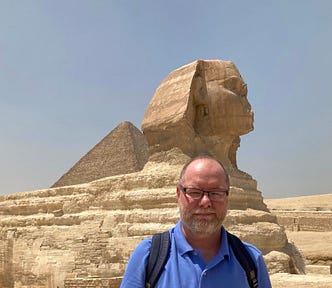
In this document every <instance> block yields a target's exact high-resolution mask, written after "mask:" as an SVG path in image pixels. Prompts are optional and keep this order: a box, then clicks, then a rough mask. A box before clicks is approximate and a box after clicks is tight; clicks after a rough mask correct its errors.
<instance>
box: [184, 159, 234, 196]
mask: <svg viewBox="0 0 332 288" xmlns="http://www.w3.org/2000/svg"><path fill="white" fill-rule="evenodd" d="M193 173H194V174H193ZM193 176H194V177H198V176H202V177H203V176H204V177H206V176H210V177H213V178H219V179H220V180H221V181H222V182H224V183H225V185H226V186H227V190H228V189H229V177H228V173H227V171H226V169H225V168H224V166H223V164H222V163H221V162H220V161H219V160H217V159H215V158H213V157H212V156H209V155H203V156H197V157H195V158H193V159H191V160H190V161H189V162H188V163H187V164H185V165H184V167H183V168H182V170H181V173H180V183H183V182H184V181H188V180H190V179H188V178H191V177H193Z"/></svg>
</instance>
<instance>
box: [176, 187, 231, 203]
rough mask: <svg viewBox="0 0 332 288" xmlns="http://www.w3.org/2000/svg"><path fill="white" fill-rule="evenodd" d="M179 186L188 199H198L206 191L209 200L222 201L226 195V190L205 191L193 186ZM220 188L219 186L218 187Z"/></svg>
mask: <svg viewBox="0 0 332 288" xmlns="http://www.w3.org/2000/svg"><path fill="white" fill-rule="evenodd" d="M179 188H180V189H181V190H182V191H183V193H184V194H185V195H186V196H187V197H188V198H190V199H193V200H200V199H202V198H203V196H204V194H205V193H206V194H207V196H208V197H209V199H210V200H211V201H215V202H218V201H223V200H225V198H226V196H227V195H228V190H215V191H206V190H202V189H199V188H194V187H185V186H182V185H179ZM219 189H220V188H219Z"/></svg>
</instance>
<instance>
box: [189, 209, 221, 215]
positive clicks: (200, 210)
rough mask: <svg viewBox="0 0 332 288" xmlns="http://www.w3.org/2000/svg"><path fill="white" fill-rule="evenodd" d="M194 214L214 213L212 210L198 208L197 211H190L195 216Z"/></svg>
mask: <svg viewBox="0 0 332 288" xmlns="http://www.w3.org/2000/svg"><path fill="white" fill-rule="evenodd" d="M195 213H198V214H200V213H215V211H214V210H213V209H202V208H198V209H195V210H193V211H192V214H195Z"/></svg>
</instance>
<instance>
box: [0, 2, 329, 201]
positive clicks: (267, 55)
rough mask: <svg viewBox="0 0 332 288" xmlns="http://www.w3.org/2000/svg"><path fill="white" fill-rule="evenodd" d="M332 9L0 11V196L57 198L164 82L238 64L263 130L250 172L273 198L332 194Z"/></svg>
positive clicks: (52, 7) (53, 5)
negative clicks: (197, 68) (185, 69)
mask: <svg viewBox="0 0 332 288" xmlns="http://www.w3.org/2000/svg"><path fill="white" fill-rule="evenodd" d="M331 10H332V1H328V0H318V1H311V0H294V1H286V0H280V1H273V2H272V1H271V2H270V1H269V2H267V1H262V0H260V1H258V0H254V1H243V0H242V1H223V0H221V1H219V0H218V1H217V0H211V1H209V0H208V1H198V0H191V1H188V0H184V1H181V2H179V1H174V0H173V1H172V0H171V1H167V2H164V1H158V0H157V1H152V0H142V1H139V2H135V1H127V0H124V1H121V2H120V1H112V0H109V1H106V0H105V1H104V0H100V1H87V0H80V1H79V0H68V1H66V2H62V1H49V0H45V1H25V2H23V1H17V0H10V1H9V0H3V1H1V2H0V24H1V25H0V51H1V53H0V123H1V124H0V131H1V142H0V143H1V144H0V145H1V146H0V159H1V162H0V163H1V164H0V175H1V176H0V177H1V178H0V195H4V194H11V193H15V192H21V191H32V190H38V189H44V188H48V187H50V186H51V185H52V184H53V183H54V182H56V181H57V180H58V179H59V178H60V177H61V176H62V175H63V174H65V173H66V172H67V171H68V170H69V169H70V168H71V167H72V166H73V165H74V164H75V163H76V162H77V161H78V160H79V159H80V158H81V157H82V156H84V155H85V154H86V153H87V152H88V151H89V150H90V149H92V148H93V146H94V145H95V144H97V143H98V142H99V141H100V140H101V139H102V138H103V137H105V136H106V135H107V134H108V133H109V132H110V131H112V130H113V129H114V128H115V127H116V126H117V125H118V124H120V123H121V122H123V121H130V122H131V123H133V124H134V125H135V126H136V127H137V128H139V129H140V128H141V121H142V119H143V115H144V112H145V109H146V108H147V106H148V104H149V101H150V100H151V98H152V95H153V94H154V91H155V89H156V88H157V87H158V85H159V84H160V83H161V82H162V80H163V79H164V78H165V77H166V76H167V75H168V74H169V73H170V72H171V71H173V70H175V69H177V68H179V67H181V66H183V65H185V64H188V63H190V62H192V61H195V60H198V59H223V60H231V61H233V62H234V64H235V65H236V66H237V68H238V69H239V71H240V73H241V75H242V77H243V79H244V81H245V82H246V83H247V85H248V100H249V102H250V104H251V106H252V110H253V111H254V113H255V122H254V126H255V128H254V130H253V131H252V132H251V133H249V134H247V135H243V136H242V137H241V146H240V148H239V149H238V153H237V162H238V167H239V169H241V170H242V171H245V172H247V173H249V174H250V175H251V176H252V177H253V178H254V179H256V180H257V182H258V190H259V191H261V192H262V193H263V197H264V198H285V197H295V196H306V195H315V194H330V193H332V187H331V181H330V172H331V165H330V163H332V119H331V115H332V97H331V96H332V95H330V79H329V78H330V73H331V72H330V67H332V55H331V51H332V37H331V27H332V17H331V16H330V11H331Z"/></svg>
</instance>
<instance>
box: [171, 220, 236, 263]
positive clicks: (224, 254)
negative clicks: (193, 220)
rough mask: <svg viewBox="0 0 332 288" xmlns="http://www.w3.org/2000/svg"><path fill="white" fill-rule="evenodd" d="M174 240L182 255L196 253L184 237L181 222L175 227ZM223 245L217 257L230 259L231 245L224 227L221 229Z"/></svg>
mask: <svg viewBox="0 0 332 288" xmlns="http://www.w3.org/2000/svg"><path fill="white" fill-rule="evenodd" d="M174 238H175V242H176V246H177V249H178V251H179V254H180V255H183V254H185V253H188V252H190V251H194V249H193V248H192V247H191V246H190V244H189V243H188V242H187V240H186V238H185V237H184V234H183V231H182V222H181V221H179V222H178V223H177V224H176V225H175V227H174ZM221 243H222V245H221V247H220V249H219V252H218V253H217V255H216V257H217V258H219V259H221V258H222V259H224V258H226V259H229V258H230V252H229V245H228V241H227V234H226V230H225V228H224V227H223V226H222V227H221ZM216 257H215V258H216Z"/></svg>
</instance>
